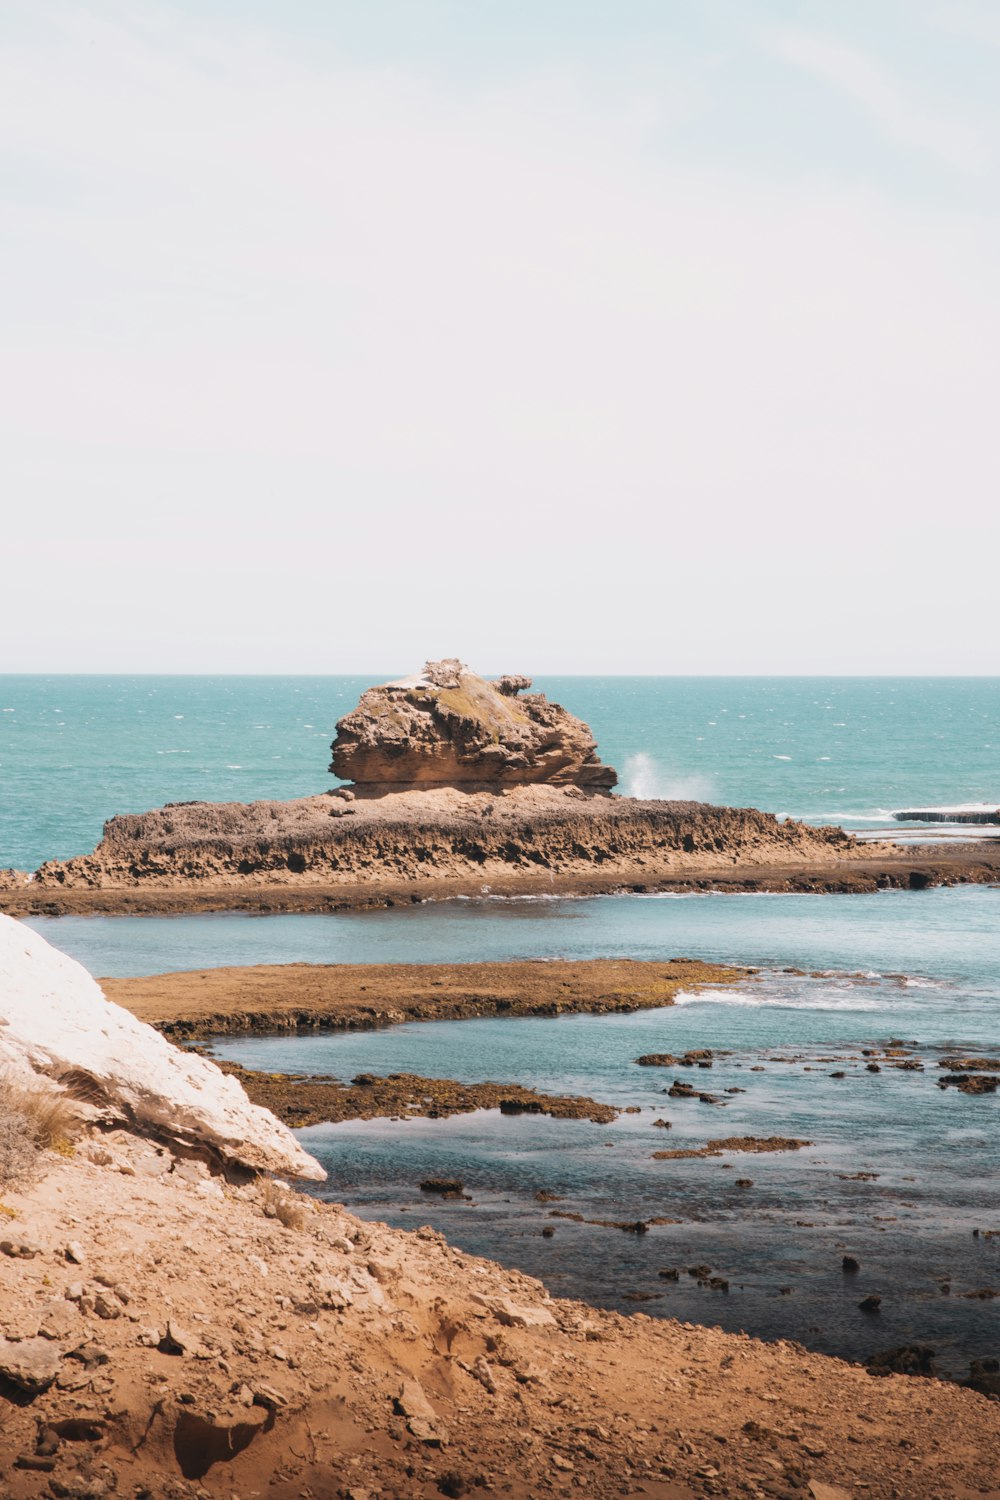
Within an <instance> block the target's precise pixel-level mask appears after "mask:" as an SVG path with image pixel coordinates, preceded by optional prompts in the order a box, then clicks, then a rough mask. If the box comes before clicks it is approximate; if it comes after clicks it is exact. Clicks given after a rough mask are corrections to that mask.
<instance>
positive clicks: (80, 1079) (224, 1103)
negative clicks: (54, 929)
mask: <svg viewBox="0 0 1000 1500" xmlns="http://www.w3.org/2000/svg"><path fill="white" fill-rule="evenodd" d="M0 1073H3V1074H6V1075H11V1076H13V1077H14V1078H16V1079H18V1080H20V1081H23V1082H25V1083H31V1082H32V1081H33V1080H36V1081H38V1082H39V1083H40V1084H41V1085H42V1086H43V1087H48V1086H51V1085H53V1084H54V1085H59V1084H67V1083H70V1082H72V1083H74V1084H75V1085H77V1087H79V1086H80V1085H86V1088H87V1094H88V1097H90V1098H91V1099H93V1100H95V1101H96V1100H99V1101H100V1107H101V1108H102V1110H104V1111H105V1113H107V1114H109V1115H111V1116H112V1117H113V1118H118V1119H120V1120H123V1121H125V1122H127V1123H129V1124H131V1125H137V1126H139V1127H143V1128H146V1129H149V1130H151V1131H153V1132H154V1133H156V1134H158V1135H161V1136H164V1137H167V1138H169V1139H171V1140H174V1141H177V1142H179V1143H180V1144H182V1145H188V1146H193V1147H197V1148H206V1147H207V1148H209V1149H210V1150H211V1151H214V1152H216V1153H217V1154H218V1155H219V1156H220V1157H221V1158H222V1159H223V1160H226V1161H233V1162H239V1163H241V1164H242V1165H244V1166H248V1167H252V1168H254V1169H256V1170H260V1171H269V1172H282V1173H286V1174H289V1175H291V1176H295V1177H304V1178H310V1179H312V1180H313V1181H317V1182H318V1181H322V1179H323V1178H324V1177H325V1176H326V1173H325V1172H324V1171H323V1168H322V1167H321V1166H320V1165H319V1163H318V1162H317V1161H315V1160H314V1159H313V1158H312V1157H311V1156H308V1155H307V1154H306V1152H305V1151H303V1150H302V1148H301V1146H300V1145H299V1143H298V1141H296V1139H295V1137H294V1136H293V1135H292V1133H291V1131H290V1130H288V1129H286V1127H285V1126H284V1125H282V1124H281V1123H280V1121H278V1120H276V1119H275V1117H274V1115H272V1114H271V1113H270V1111H269V1110H266V1109H261V1108H259V1106H257V1105H255V1104H251V1103H250V1100H249V1099H248V1098H247V1096H246V1093H245V1092H244V1090H243V1088H242V1087H241V1085H240V1084H239V1083H238V1082H237V1081H236V1079H235V1078H228V1077H226V1075H225V1074H224V1073H222V1072H221V1070H220V1069H219V1068H217V1067H216V1066H215V1064H214V1063H212V1062H209V1061H208V1060H207V1059H206V1058H204V1057H199V1056H197V1055H196V1054H195V1053H191V1052H182V1051H181V1050H180V1048H178V1047H175V1046H174V1045H173V1044H172V1043H171V1042H168V1041H167V1040H166V1039H165V1038H164V1037H162V1036H160V1034H159V1032H157V1031H154V1030H153V1028H152V1027H151V1026H147V1025H145V1024H144V1022H142V1021H137V1020H136V1018H135V1017H134V1016H133V1015H130V1014H129V1012H128V1011H127V1010H124V1009H123V1008H122V1007H121V1006H120V1005H115V1004H113V1003H112V1002H111V1001H110V1000H108V999H107V998H106V997H105V995H104V994H103V992H102V990H101V988H100V986H99V985H98V984H97V981H96V980H94V979H92V978H91V976H90V975H89V974H88V973H87V970H86V969H85V968H84V967H83V965H82V964H78V963H77V962H76V961H75V960H74V959H71V958H67V957H66V955H65V954H64V953H60V952H59V951H58V950H57V949H55V948H53V947H52V946H51V945H50V944H49V943H47V942H46V941H45V939H44V938H43V937H40V936H39V935H38V933H36V932H33V931H32V930H31V928H30V927H25V926H24V925H23V924H22V923H20V922H15V921H13V920H12V919H11V918H10V917H6V916H3V915H0Z"/></svg>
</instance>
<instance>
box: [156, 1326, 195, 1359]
mask: <svg viewBox="0 0 1000 1500" xmlns="http://www.w3.org/2000/svg"><path fill="white" fill-rule="evenodd" d="M159 1347H160V1350H161V1352H162V1353H164V1354H194V1353H195V1352H196V1351H197V1350H199V1349H200V1348H201V1340H200V1339H197V1338H195V1336H194V1334H193V1333H189V1332H188V1330H187V1329H186V1328H185V1327H184V1326H183V1324H181V1323H175V1322H174V1320H173V1318H171V1319H170V1320H169V1322H168V1323H167V1331H166V1333H165V1334H164V1335H163V1338H162V1339H161V1340H160V1346H159Z"/></svg>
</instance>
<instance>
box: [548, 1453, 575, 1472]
mask: <svg viewBox="0 0 1000 1500" xmlns="http://www.w3.org/2000/svg"><path fill="white" fill-rule="evenodd" d="M552 1467H553V1468H554V1469H558V1470H559V1471H560V1473H562V1474H572V1472H573V1470H574V1468H575V1467H576V1465H575V1464H574V1463H572V1462H571V1461H570V1459H568V1458H563V1456H562V1454H561V1453H553V1455H552Z"/></svg>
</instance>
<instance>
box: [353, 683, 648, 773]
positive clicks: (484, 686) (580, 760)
mask: <svg viewBox="0 0 1000 1500" xmlns="http://www.w3.org/2000/svg"><path fill="white" fill-rule="evenodd" d="M530 686H531V679H530V678H529V677H515V676H505V677H500V678H498V679H497V681H496V682H488V681H487V680H486V679H485V678H483V677H479V676H477V675H476V673H475V672H471V671H470V670H469V668H468V667H467V666H465V665H464V664H463V663H462V662H460V661H458V660H457V659H455V658H449V659H448V660H446V661H435V662H428V663H427V664H426V666H425V667H424V670H423V672H421V673H420V674H419V675H418V676H416V677H406V678H403V679H402V680H401V681H399V682H387V683H384V684H383V685H382V686H381V687H375V688H370V689H369V690H368V692H366V693H364V694H363V695H362V697H361V701H360V702H359V704H358V706H357V708H355V709H354V710H353V711H352V712H351V713H349V714H347V715H346V716H345V717H344V718H343V719H341V720H340V722H339V723H338V725H337V738H336V739H335V740H334V742H333V746H332V750H333V761H332V764H331V766H330V770H331V771H332V772H333V773H334V775H335V776H339V777H341V778H342V779H343V780H344V781H351V782H354V783H355V784H356V785H357V786H358V787H359V789H362V790H364V791H368V792H370V791H373V790H378V789H382V788H392V789H394V790H399V789H401V788H403V787H430V786H464V787H468V786H490V787H496V786H516V785H526V784H541V783H550V784H555V785H565V784H572V785H576V786H582V787H587V788H589V789H591V790H600V791H610V790H611V788H612V787H613V786H614V785H615V783H616V782H617V780H618V776H617V774H616V772H615V771H614V769H613V768H612V767H611V766H605V765H602V764H601V762H600V760H599V759H598V755H597V744H596V741H595V740H594V736H593V735H592V734H591V732H590V729H589V727H588V726H587V725H586V724H584V723H583V721H582V720H581V719H577V718H576V717H575V716H574V715H573V714H571V713H568V712H567V711H566V709H564V708H561V707H560V705H559V704H558V703H550V702H549V701H548V699H547V698H546V697H545V695H544V694H543V693H527V692H526V689H527V688H529V687H530Z"/></svg>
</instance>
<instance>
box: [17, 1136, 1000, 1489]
mask: <svg viewBox="0 0 1000 1500" xmlns="http://www.w3.org/2000/svg"><path fill="white" fill-rule="evenodd" d="M41 1165H42V1172H41V1175H40V1180H37V1181H36V1182H35V1184H34V1185H33V1186H31V1187H30V1188H28V1189H25V1190H23V1191H19V1192H8V1193H7V1194H6V1197H5V1199H4V1205H3V1215H4V1219H3V1227H2V1228H0V1252H2V1253H0V1319H2V1331H3V1335H4V1338H3V1339H2V1340H0V1369H2V1370H3V1371H4V1375H3V1377H2V1379H0V1479H2V1486H3V1488H2V1493H3V1495H4V1496H5V1497H9V1500H26V1497H29V1496H46V1497H73V1500H98V1497H101V1496H105V1495H111V1494H118V1495H128V1496H149V1497H157V1500H158V1497H161V1496H167V1497H186V1496H191V1497H194V1496H205V1495H220V1496H226V1497H239V1500H249V1497H254V1496H268V1497H273V1500H310V1497H315V1500H326V1497H338V1500H403V1497H406V1500H409V1497H427V1500H429V1497H434V1496H440V1495H445V1496H477V1495H484V1496H485V1495H491V1494H499V1495H505V1496H510V1497H513V1500H528V1497H534V1496H538V1495H547V1494H559V1493H565V1494H573V1493H577V1494H581V1495H585V1496H594V1497H598V1500H603V1497H610V1496H633V1497H636V1500H638V1497H640V1496H648V1497H651V1500H689V1497H691V1496H701V1495H720V1496H727V1495H749V1496H755V1497H759V1496H779V1497H780V1496H786V1497H807V1500H845V1497H851V1496H854V1497H869V1500H888V1497H894V1500H909V1497H919V1500H925V1497H926V1500H933V1497H942V1500H944V1497H948V1500H958V1497H970V1496H992V1497H994V1500H997V1497H1000V1488H998V1487H997V1479H996V1476H997V1475H998V1474H1000V1404H997V1403H996V1402H994V1401H992V1400H990V1399H988V1398H986V1397H984V1396H982V1395H978V1394H975V1393H973V1392H971V1391H966V1390H963V1389H960V1388H958V1387H957V1386H954V1385H948V1384H943V1383H941V1382H938V1381H936V1380H927V1379H908V1378H906V1377H903V1376H888V1377H885V1378H882V1379H875V1378H872V1377H871V1376H869V1375H868V1374H867V1373H866V1372H865V1371H864V1370H862V1369H859V1368H856V1367H853V1366H850V1365H846V1364H842V1363H840V1362H838V1361H836V1360H832V1359H828V1358H824V1357H822V1356H819V1355H812V1354H807V1353H805V1352H804V1351H803V1350H802V1349H801V1348H800V1347H798V1346H796V1345H793V1344H787V1343H784V1344H776V1345H773V1346H769V1345H765V1344H762V1343H759V1342H757V1341H756V1340H754V1339H751V1338H748V1337H746V1336H741V1335H729V1334H724V1333H722V1332H720V1331H719V1330H716V1329H711V1328H700V1327H695V1326H692V1325H689V1324H680V1323H676V1322H670V1321H661V1320H652V1319H650V1318H648V1317H646V1316H644V1315H643V1314H641V1313H637V1314H635V1315H634V1316H632V1317H623V1316H620V1315H618V1314H614V1313H608V1312H602V1311H595V1310H594V1309H592V1308H589V1307H587V1306H584V1305H582V1304H580V1303H574V1302H564V1301H556V1300H552V1299H550V1298H549V1297H548V1296H547V1294H546V1292H545V1291H544V1289H543V1288H542V1286H541V1285H540V1284H539V1283H538V1282H535V1281H533V1280H531V1279H529V1278H527V1277H525V1276H523V1275H521V1274H519V1273H517V1272H511V1271H504V1270H502V1269H501V1268H500V1267H498V1266H495V1265H493V1264H491V1263H489V1262H486V1261H480V1260H476V1259H474V1258H472V1257H470V1256H467V1255H464V1254H461V1253H460V1252H458V1251H457V1250H453V1249H451V1248H450V1247H449V1246H448V1245H447V1244H446V1243H445V1242H444V1240H443V1239H442V1237H441V1236H440V1235H439V1234H437V1233H436V1232H435V1231H433V1230H431V1229H427V1228H424V1229H418V1230H417V1231H416V1232H415V1233H403V1232H401V1231H396V1230H390V1229H388V1228H386V1227H384V1226H381V1225H377V1224H375V1225H373V1224H363V1223H361V1222H360V1221H359V1220H357V1219H355V1218H353V1217H352V1216H351V1215H350V1214H348V1213H346V1212H345V1211H344V1210H343V1209H342V1208H340V1207H339V1206H337V1205H324V1204H320V1203H317V1202H315V1201H314V1200H312V1199H310V1198H307V1197H303V1196H300V1195H297V1194H295V1195H293V1194H291V1193H289V1192H286V1191H284V1190H283V1189H281V1188H279V1187H277V1186H276V1185H275V1184H273V1183H270V1182H261V1181H259V1180H258V1181H251V1182H245V1183H243V1184H242V1185H240V1184H237V1183H234V1182H228V1181H226V1180H225V1178H223V1177H220V1176H210V1175H209V1171H208V1168H207V1167H205V1166H204V1165H203V1164H202V1163H201V1162H199V1161H196V1160H181V1159H179V1158H176V1157H174V1156H173V1155H171V1154H170V1153H169V1152H167V1151H165V1150H164V1149H162V1148H160V1147H158V1146H156V1145H154V1144H153V1143H151V1142H150V1141H147V1140H143V1139H139V1138H138V1137H136V1136H134V1135H131V1134H127V1133H125V1132H122V1131H117V1132H114V1133H107V1134H103V1135H93V1136H90V1137H88V1138H86V1139H84V1140H83V1141H81V1142H80V1143H78V1144H77V1147H76V1150H75V1154H74V1155H73V1156H72V1157H71V1158H68V1159H67V1158H61V1157H58V1156H54V1155H50V1156H48V1157H47V1158H45V1159H44V1161H43V1163H42V1164H41Z"/></svg>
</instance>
